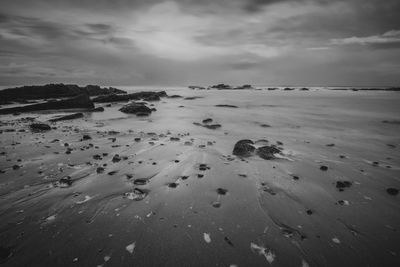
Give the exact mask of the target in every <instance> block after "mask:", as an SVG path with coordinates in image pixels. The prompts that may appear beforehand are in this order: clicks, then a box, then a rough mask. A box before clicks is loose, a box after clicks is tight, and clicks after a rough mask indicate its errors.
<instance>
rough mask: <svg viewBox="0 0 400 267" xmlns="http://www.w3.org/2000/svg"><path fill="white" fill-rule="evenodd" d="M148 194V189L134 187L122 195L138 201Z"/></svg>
mask: <svg viewBox="0 0 400 267" xmlns="http://www.w3.org/2000/svg"><path fill="white" fill-rule="evenodd" d="M147 195H148V191H146V190H143V189H139V188H134V189H133V190H132V192H127V193H125V194H124V197H126V198H128V199H130V200H135V201H140V200H143V199H144V198H146V196H147Z"/></svg>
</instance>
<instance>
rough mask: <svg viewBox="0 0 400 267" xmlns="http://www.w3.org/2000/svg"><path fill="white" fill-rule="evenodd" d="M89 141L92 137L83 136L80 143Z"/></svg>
mask: <svg viewBox="0 0 400 267" xmlns="http://www.w3.org/2000/svg"><path fill="white" fill-rule="evenodd" d="M90 139H92V137H91V136H90V135H88V134H84V135H83V136H82V139H81V140H82V141H86V140H90Z"/></svg>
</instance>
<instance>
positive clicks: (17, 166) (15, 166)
mask: <svg viewBox="0 0 400 267" xmlns="http://www.w3.org/2000/svg"><path fill="white" fill-rule="evenodd" d="M12 168H13V170H18V169H19V168H21V166H19V165H14V166H12Z"/></svg>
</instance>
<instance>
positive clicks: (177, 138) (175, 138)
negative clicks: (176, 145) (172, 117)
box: [169, 137, 181, 141]
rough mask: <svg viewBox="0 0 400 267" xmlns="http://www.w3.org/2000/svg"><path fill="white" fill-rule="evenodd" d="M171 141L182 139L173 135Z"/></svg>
mask: <svg viewBox="0 0 400 267" xmlns="http://www.w3.org/2000/svg"><path fill="white" fill-rule="evenodd" d="M169 140H171V141H180V140H181V139H180V138H179V137H171V138H169Z"/></svg>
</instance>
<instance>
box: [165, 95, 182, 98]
mask: <svg viewBox="0 0 400 267" xmlns="http://www.w3.org/2000/svg"><path fill="white" fill-rule="evenodd" d="M168 98H182V96H180V95H171V96H169V97H168Z"/></svg>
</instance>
